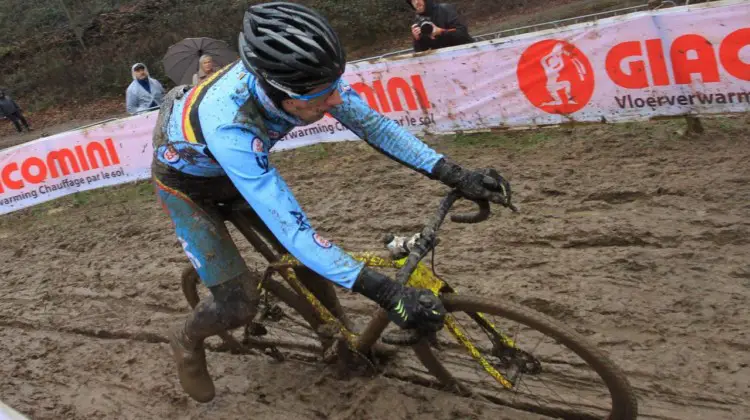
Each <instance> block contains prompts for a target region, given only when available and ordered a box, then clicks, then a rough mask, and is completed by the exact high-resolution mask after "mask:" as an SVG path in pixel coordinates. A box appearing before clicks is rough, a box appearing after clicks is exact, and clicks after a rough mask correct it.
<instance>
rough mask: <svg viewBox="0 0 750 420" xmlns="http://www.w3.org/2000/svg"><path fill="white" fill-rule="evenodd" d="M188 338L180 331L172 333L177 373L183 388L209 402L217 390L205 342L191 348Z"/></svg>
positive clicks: (200, 399)
mask: <svg viewBox="0 0 750 420" xmlns="http://www.w3.org/2000/svg"><path fill="white" fill-rule="evenodd" d="M186 341H187V339H186V338H185V336H184V334H183V333H182V332H181V331H179V332H175V333H174V334H173V335H172V339H171V340H170V342H169V344H170V346H171V347H172V356H173V357H174V360H175V362H177V373H178V375H179V377H180V385H182V389H183V390H184V391H185V392H186V393H187V394H188V395H190V396H191V397H192V398H193V399H194V400H196V401H198V402H203V403H205V402H209V401H211V400H212V399H214V395H215V394H216V390H215V388H214V382H213V381H212V380H211V376H210V375H209V374H208V367H206V352H205V350H204V349H203V344H200V345H198V346H196V347H195V349H191V346H188V345H186V344H187V343H186Z"/></svg>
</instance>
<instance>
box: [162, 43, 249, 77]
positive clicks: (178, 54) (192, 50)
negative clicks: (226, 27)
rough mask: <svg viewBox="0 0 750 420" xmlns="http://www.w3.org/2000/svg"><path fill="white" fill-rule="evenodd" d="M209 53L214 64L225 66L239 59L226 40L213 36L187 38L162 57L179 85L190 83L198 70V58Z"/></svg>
mask: <svg viewBox="0 0 750 420" xmlns="http://www.w3.org/2000/svg"><path fill="white" fill-rule="evenodd" d="M204 54H208V55H210V56H211V57H212V58H213V61H214V65H215V66H217V67H224V66H226V65H227V64H229V63H231V62H233V61H234V60H236V59H237V52H236V51H234V50H233V49H231V48H229V46H228V45H227V43H226V42H224V41H219V40H216V39H211V38H185V39H183V40H182V41H180V42H178V43H176V44H174V45H172V46H171V47H169V49H168V50H167V53H166V54H165V55H164V58H163V59H162V63H163V64H164V71H166V72H167V76H168V77H169V78H170V79H172V81H173V82H175V83H176V84H178V85H189V84H190V83H192V81H193V74H195V73H197V72H198V60H199V59H200V58H201V56H202V55H204Z"/></svg>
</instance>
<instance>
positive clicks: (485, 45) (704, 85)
mask: <svg viewBox="0 0 750 420" xmlns="http://www.w3.org/2000/svg"><path fill="white" fill-rule="evenodd" d="M346 79H347V81H349V83H351V84H352V87H353V88H354V89H355V90H356V91H357V92H359V93H360V95H361V96H362V97H363V98H365V99H367V101H368V102H369V104H370V106H371V107H373V108H374V109H377V110H379V111H381V112H382V113H384V114H386V115H387V116H389V117H390V118H392V119H394V120H396V121H397V122H399V124H401V125H403V126H405V127H406V128H407V129H409V130H410V131H412V132H415V133H418V132H436V133H440V132H453V131H459V130H474V129H484V128H493V127H514V126H515V127H517V126H536V125H550V124H561V123H565V122H571V121H579V122H623V121H635V120H648V119H651V118H654V117H660V116H675V115H684V114H714V113H727V112H747V111H750V2H748V1H735V0H732V1H724V2H718V3H702V4H699V5H694V6H684V7H677V8H669V9H664V10H657V11H646V12H638V13H633V14H630V15H627V16H618V17H614V18H608V19H603V20H599V21H596V22H591V23H583V24H578V25H573V26H569V27H566V28H562V29H554V30H548V31H542V32H536V33H530V34H525V35H521V36H517V37H511V38H503V39H498V40H494V41H487V42H482V43H477V44H473V45H472V46H471V47H458V48H451V49H445V50H438V51H436V52H433V53H422V54H420V55H418V56H411V55H409V56H406V58H404V57H403V56H402V57H401V58H399V57H396V58H392V59H388V60H380V61H375V62H360V63H355V64H352V65H350V66H348V72H347V77H346ZM286 139H287V140H288V141H289V143H288V144H284V145H283V147H295V146H296V145H297V144H299V143H301V142H304V143H307V144H309V143H316V142H320V141H336V140H352V139H354V134H353V133H351V132H348V131H345V130H344V129H343V127H341V125H340V124H337V122H336V121H335V120H334V119H332V118H330V117H329V118H325V119H323V120H321V121H320V122H319V123H317V124H313V125H311V126H307V127H301V128H298V129H296V130H294V131H292V132H291V133H289V134H288V135H287V137H286ZM334 139H335V140H334Z"/></svg>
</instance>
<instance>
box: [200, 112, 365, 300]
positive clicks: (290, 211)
mask: <svg viewBox="0 0 750 420" xmlns="http://www.w3.org/2000/svg"><path fill="white" fill-rule="evenodd" d="M207 144H208V147H209V150H211V153H212V154H213V156H214V157H215V158H216V161H217V162H219V164H220V165H221V166H222V168H223V169H224V171H225V172H226V173H227V175H229V178H230V179H231V180H232V182H233V183H234V185H235V186H236V187H237V189H238V190H239V191H240V193H241V194H242V196H243V197H244V198H245V200H247V202H248V203H249V204H250V206H251V207H252V208H253V210H255V212H256V213H257V214H258V216H260V218H261V219H262V220H263V222H264V223H265V224H266V226H268V228H269V229H270V230H271V232H272V233H273V234H274V236H275V237H276V238H277V239H278V240H279V242H281V244H282V245H283V246H284V248H286V249H287V250H288V251H289V252H290V253H291V254H292V255H294V257H296V258H297V259H298V260H300V261H301V262H302V264H304V265H305V266H307V267H309V268H310V269H312V270H313V271H315V272H316V273H318V274H320V275H321V276H323V277H325V278H327V279H329V280H331V281H333V282H334V283H337V284H339V285H341V286H343V287H346V288H348V289H351V288H352V285H353V284H354V281H355V280H356V279H357V276H358V275H359V273H360V271H361V270H362V266H363V264H362V263H360V262H358V261H356V260H354V259H353V258H352V257H350V256H349V255H347V254H346V253H345V252H343V251H342V250H341V249H340V248H338V247H336V246H335V245H332V244H331V243H329V242H328V241H326V240H325V239H323V238H321V237H320V236H318V235H317V233H316V232H315V230H314V229H313V228H312V227H311V226H310V224H309V222H308V220H307V217H306V216H305V214H304V212H303V211H302V209H301V208H300V206H299V204H298V203H297V200H296V199H295V198H294V195H293V194H292V191H291V190H290V189H289V187H288V186H287V184H286V183H285V182H284V180H283V179H282V178H281V176H280V175H279V173H278V171H276V168H274V167H273V166H271V165H270V164H269V162H268V142H267V141H262V140H261V139H260V138H258V137H257V136H255V135H254V134H253V133H252V132H250V131H249V130H248V128H247V126H243V125H240V124H227V125H224V126H220V127H219V128H218V129H217V130H215V131H214V132H213V133H212V135H211V136H207Z"/></svg>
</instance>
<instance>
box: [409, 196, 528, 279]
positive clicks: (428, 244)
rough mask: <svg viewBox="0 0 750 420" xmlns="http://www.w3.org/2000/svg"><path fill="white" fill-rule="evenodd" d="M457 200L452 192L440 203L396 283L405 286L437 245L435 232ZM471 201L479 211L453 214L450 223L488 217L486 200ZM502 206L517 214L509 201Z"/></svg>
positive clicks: (468, 221)
mask: <svg viewBox="0 0 750 420" xmlns="http://www.w3.org/2000/svg"><path fill="white" fill-rule="evenodd" d="M459 198H461V195H460V193H459V192H458V191H457V190H452V191H451V192H449V193H448V194H447V195H446V196H445V197H444V198H443V199H442V200H441V201H440V204H439V205H438V209H437V212H436V213H435V214H434V215H433V216H432V217H431V218H430V219H429V220H428V222H427V224H426V225H425V227H424V228H423V229H422V232H421V234H420V236H419V239H418V240H417V241H416V242H415V243H414V246H413V247H412V249H411V252H410V253H409V256H408V257H407V259H406V263H405V264H404V266H403V267H402V268H401V269H400V270H399V271H398V272H397V273H396V281H397V282H400V283H401V284H406V283H407V282H408V281H409V277H411V275H412V273H413V272H414V270H416V268H417V264H419V262H420V261H421V260H422V258H424V257H425V256H426V255H427V254H428V253H429V252H430V250H432V249H433V248H434V247H435V245H437V232H438V230H439V229H440V225H442V224H443V221H444V220H445V217H446V216H447V215H448V212H449V211H450V209H451V207H453V205H454V204H455V203H456V201H457V200H458V199H459ZM471 201H473V202H474V203H476V204H477V206H478V207H479V209H478V210H477V211H476V212H474V213H463V214H454V215H452V216H451V221H453V222H456V223H480V222H483V221H485V220H487V219H488V218H489V217H490V203H489V202H488V201H487V200H480V201H477V200H471ZM503 205H504V206H505V207H508V208H509V209H510V210H511V211H513V212H518V208H517V207H516V206H514V205H513V204H512V203H511V202H510V201H508V202H507V203H503Z"/></svg>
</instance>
